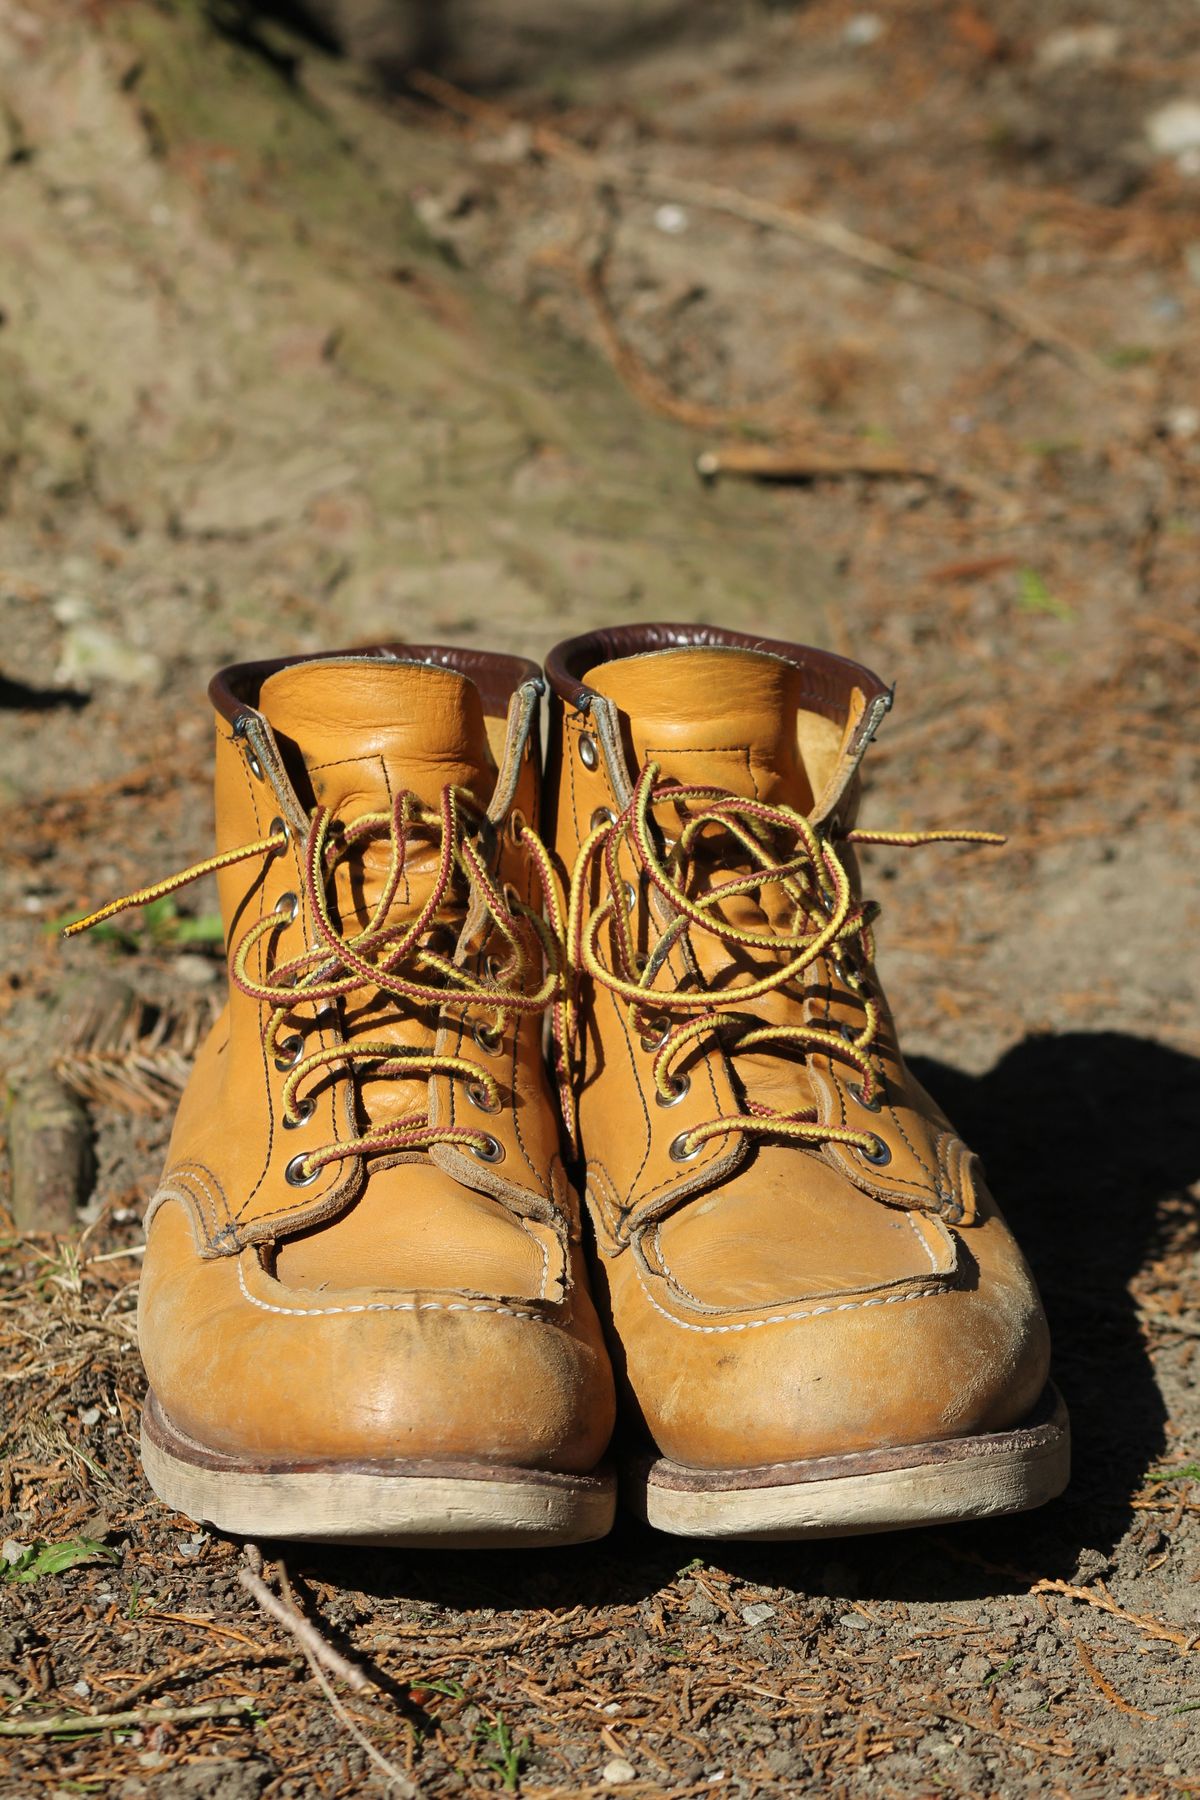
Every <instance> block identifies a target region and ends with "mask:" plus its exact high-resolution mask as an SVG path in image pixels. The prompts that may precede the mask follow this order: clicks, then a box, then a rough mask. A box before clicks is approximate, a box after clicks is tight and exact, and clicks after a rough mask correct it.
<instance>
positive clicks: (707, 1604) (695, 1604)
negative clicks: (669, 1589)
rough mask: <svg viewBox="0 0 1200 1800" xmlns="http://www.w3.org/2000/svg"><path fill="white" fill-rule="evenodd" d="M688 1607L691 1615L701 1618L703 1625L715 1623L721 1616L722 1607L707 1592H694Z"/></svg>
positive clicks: (694, 1617)
mask: <svg viewBox="0 0 1200 1800" xmlns="http://www.w3.org/2000/svg"><path fill="white" fill-rule="evenodd" d="M687 1609H688V1612H689V1614H690V1615H691V1617H692V1618H693V1619H699V1621H700V1623H701V1624H702V1625H715V1624H716V1622H717V1620H718V1619H719V1618H720V1616H721V1609H720V1607H719V1606H717V1605H715V1604H714V1603H713V1601H711V1600H710V1599H709V1597H708V1595H707V1594H699V1593H697V1594H693V1595H692V1597H691V1599H690V1600H689V1601H688V1603H687Z"/></svg>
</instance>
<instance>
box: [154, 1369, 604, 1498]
mask: <svg viewBox="0 0 1200 1800" xmlns="http://www.w3.org/2000/svg"><path fill="white" fill-rule="evenodd" d="M142 1428H143V1430H144V1431H145V1433H146V1435H147V1437H148V1438H149V1439H150V1440H151V1442H152V1443H153V1444H155V1445H156V1446H157V1447H158V1449H160V1450H163V1451H165V1452H166V1454H167V1455H168V1456H173V1457H174V1458H175V1460H176V1461H177V1462H185V1463H190V1464H191V1465H192V1467H193V1468H197V1469H211V1470H215V1471H217V1472H219V1473H224V1474H231V1475H379V1476H384V1477H388V1478H395V1479H398V1480H401V1479H405V1478H408V1479H412V1478H413V1477H416V1478H418V1479H420V1480H424V1481H429V1480H436V1479H438V1478H439V1477H441V1478H443V1479H446V1480H451V1481H501V1482H508V1483H514V1484H515V1483H520V1484H521V1485H522V1486H524V1487H529V1486H534V1487H547V1488H570V1489H572V1490H575V1491H578V1490H579V1489H584V1490H595V1491H596V1492H597V1493H600V1492H604V1491H607V1488H608V1484H609V1481H610V1479H611V1475H610V1471H609V1470H608V1469H607V1468H606V1467H605V1466H604V1465H603V1464H602V1465H601V1466H600V1468H599V1469H598V1470H596V1471H594V1472H593V1473H592V1474H589V1475H568V1474H562V1473H560V1472H559V1471H557V1470H554V1469H518V1468H513V1467H512V1466H511V1465H509V1464H505V1463H477V1462H455V1461H453V1460H451V1459H449V1458H447V1459H444V1460H439V1459H437V1458H433V1457H430V1458H428V1459H426V1460H422V1459H420V1458H414V1459H409V1460H407V1461H406V1460H402V1459H401V1458H395V1459H393V1458H391V1457H389V1458H387V1459H386V1460H384V1459H382V1458H377V1459H371V1460H367V1459H360V1460H359V1461H357V1462H349V1461H346V1462H335V1461H333V1460H332V1459H330V1460H320V1459H311V1460H308V1461H304V1462H300V1461H288V1460H284V1459H279V1458H276V1459H271V1458H268V1457H261V1458H254V1457H242V1456H227V1455H225V1454H224V1452H223V1451H220V1450H206V1449H205V1448H204V1447H203V1446H202V1445H200V1444H197V1443H194V1442H193V1440H192V1439H191V1438H187V1437H184V1436H183V1434H182V1433H181V1432H179V1431H177V1430H176V1429H175V1427H174V1426H173V1425H172V1424H171V1421H170V1420H169V1419H168V1418H167V1416H166V1414H165V1413H164V1412H163V1411H162V1408H161V1407H160V1406H159V1404H158V1401H157V1400H156V1399H155V1397H154V1394H153V1393H149V1394H147V1396H146V1403H145V1405H144V1407H143V1408H142Z"/></svg>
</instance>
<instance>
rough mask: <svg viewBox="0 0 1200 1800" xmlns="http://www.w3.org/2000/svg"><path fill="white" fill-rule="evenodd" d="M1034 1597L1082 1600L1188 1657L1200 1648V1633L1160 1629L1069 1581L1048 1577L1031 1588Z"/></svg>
mask: <svg viewBox="0 0 1200 1800" xmlns="http://www.w3.org/2000/svg"><path fill="white" fill-rule="evenodd" d="M1029 1591H1030V1593H1031V1594H1062V1595H1063V1596H1064V1597H1065V1598H1066V1599H1068V1600H1081V1601H1082V1602H1083V1603H1084V1605H1085V1606H1094V1607H1095V1608H1096V1609H1097V1611H1098V1612H1106V1613H1108V1614H1109V1615H1110V1616H1111V1617H1112V1618H1114V1619H1124V1620H1125V1623H1126V1624H1127V1625H1136V1626H1137V1628H1138V1630H1139V1631H1143V1632H1145V1634H1146V1636H1147V1637H1152V1638H1158V1639H1159V1640H1160V1641H1161V1642H1162V1643H1164V1644H1174V1645H1175V1646H1176V1648H1177V1649H1179V1650H1182V1651H1183V1652H1184V1653H1185V1655H1186V1654H1187V1652H1188V1651H1191V1650H1195V1649H1196V1648H1197V1646H1198V1645H1200V1633H1197V1632H1194V1631H1190V1632H1188V1631H1172V1630H1171V1627H1170V1626H1169V1625H1160V1624H1159V1622H1158V1620H1157V1619H1145V1618H1143V1617H1142V1616H1141V1614H1140V1613H1132V1612H1127V1611H1126V1609H1125V1608H1124V1607H1123V1606H1118V1605H1117V1603H1116V1601H1115V1600H1114V1599H1113V1598H1112V1597H1111V1595H1109V1594H1106V1593H1104V1592H1102V1591H1101V1592H1097V1591H1096V1590H1095V1589H1094V1588H1082V1587H1073V1586H1072V1584H1071V1583H1070V1582H1069V1581H1052V1580H1050V1579H1049V1577H1046V1578H1045V1579H1044V1580H1042V1581H1035V1582H1034V1584H1033V1586H1032V1587H1031V1588H1030V1590H1029Z"/></svg>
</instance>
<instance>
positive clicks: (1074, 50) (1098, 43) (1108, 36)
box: [1035, 23, 1121, 75]
mask: <svg viewBox="0 0 1200 1800" xmlns="http://www.w3.org/2000/svg"><path fill="white" fill-rule="evenodd" d="M1120 44H1121V33H1120V32H1119V31H1118V29H1117V27H1116V26H1115V25H1101V24H1098V23H1097V24H1092V25H1064V26H1063V27H1062V29H1061V30H1059V31H1052V32H1050V33H1049V34H1048V36H1046V37H1044V38H1043V39H1042V41H1041V43H1040V44H1039V45H1038V47H1037V55H1036V58H1035V60H1036V62H1037V66H1038V68H1039V70H1040V71H1041V72H1042V73H1043V74H1044V75H1049V74H1052V73H1053V71H1054V70H1055V69H1063V68H1066V67H1067V66H1068V64H1070V63H1092V64H1096V63H1107V62H1111V61H1112V59H1113V57H1114V56H1115V55H1116V54H1117V51H1118V49H1119V48H1120Z"/></svg>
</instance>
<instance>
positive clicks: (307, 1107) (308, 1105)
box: [283, 1100, 317, 1131]
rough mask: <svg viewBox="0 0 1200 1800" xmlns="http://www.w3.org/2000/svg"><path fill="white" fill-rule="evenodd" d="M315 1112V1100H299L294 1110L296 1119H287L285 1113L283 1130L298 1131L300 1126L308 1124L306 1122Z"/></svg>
mask: <svg viewBox="0 0 1200 1800" xmlns="http://www.w3.org/2000/svg"><path fill="white" fill-rule="evenodd" d="M316 1110H317V1103H316V1101H315V1100H301V1102H300V1104H299V1105H298V1106H297V1108H296V1117H295V1118H294V1119H289V1118H288V1117H287V1115H286V1113H285V1114H284V1119H283V1129H284V1130H285V1131H299V1129H300V1127H301V1126H302V1125H307V1124H308V1121H309V1120H310V1119H311V1118H312V1116H313V1114H314V1113H315V1112H316Z"/></svg>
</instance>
